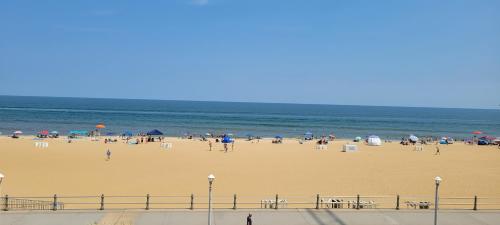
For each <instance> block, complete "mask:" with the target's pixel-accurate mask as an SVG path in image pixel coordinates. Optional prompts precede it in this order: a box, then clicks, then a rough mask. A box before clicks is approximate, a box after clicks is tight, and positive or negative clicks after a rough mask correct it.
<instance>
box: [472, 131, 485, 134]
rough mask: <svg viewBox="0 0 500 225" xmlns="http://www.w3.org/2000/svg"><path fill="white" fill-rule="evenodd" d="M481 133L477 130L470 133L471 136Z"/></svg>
mask: <svg viewBox="0 0 500 225" xmlns="http://www.w3.org/2000/svg"><path fill="white" fill-rule="evenodd" d="M482 133H483V132H482V131H479V130H476V131H472V134H482Z"/></svg>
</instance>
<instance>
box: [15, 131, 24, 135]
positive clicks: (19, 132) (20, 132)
mask: <svg viewBox="0 0 500 225" xmlns="http://www.w3.org/2000/svg"><path fill="white" fill-rule="evenodd" d="M14 134H23V132H22V131H20V130H16V131H14Z"/></svg>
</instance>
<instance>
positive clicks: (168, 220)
mask: <svg viewBox="0 0 500 225" xmlns="http://www.w3.org/2000/svg"><path fill="white" fill-rule="evenodd" d="M248 213H252V214H253V218H254V225H277V224H283V225H425V224H429V225H432V224H433V218H434V217H433V216H434V214H433V212H432V211H430V210H425V211H424V210H414V211H410V210H401V211H395V210H361V211H352V210H314V209H310V210H308V209H301V210H278V211H274V210H236V211H233V210H217V211H215V212H214V221H213V225H237V224H242V225H246V216H247V215H248ZM207 217H208V216H207V212H206V211H201V210H200V211H196V210H195V211H190V210H168V211H144V210H137V211H134V210H123V211H121V210H113V211H111V210H110V211H57V212H47V211H45V212H41V211H32V212H29V211H19V212H11V211H9V212H0V225H28V224H35V225H206V224H207V219H208V218H207ZM438 223H439V224H440V225H498V224H500V211H441V212H440V214H439V221H438Z"/></svg>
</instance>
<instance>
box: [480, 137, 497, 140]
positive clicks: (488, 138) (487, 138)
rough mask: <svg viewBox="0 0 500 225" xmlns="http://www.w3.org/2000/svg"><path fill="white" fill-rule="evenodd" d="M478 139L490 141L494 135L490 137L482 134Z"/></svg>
mask: <svg viewBox="0 0 500 225" xmlns="http://www.w3.org/2000/svg"><path fill="white" fill-rule="evenodd" d="M479 139H484V140H488V141H492V140H495V137H492V136H483V137H480V138H479Z"/></svg>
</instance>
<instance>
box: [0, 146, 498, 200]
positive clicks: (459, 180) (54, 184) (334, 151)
mask: <svg viewBox="0 0 500 225" xmlns="http://www.w3.org/2000/svg"><path fill="white" fill-rule="evenodd" d="M45 141H47V142H49V147H48V148H35V145H34V142H35V141H34V140H33V137H27V136H23V137H21V138H20V139H11V138H6V137H2V138H0V172H1V173H3V174H4V175H5V176H6V178H5V180H4V182H3V184H2V190H1V191H2V194H9V195H11V196H50V195H53V194H55V193H57V194H58V195H100V194H102V193H103V194H106V195H145V194H147V193H149V194H152V195H190V194H191V193H194V194H195V195H204V196H206V195H207V193H206V192H207V175H208V174H210V173H213V174H214V175H215V176H216V180H215V183H214V193H216V194H217V195H221V196H232V195H233V194H235V193H237V194H238V195H239V196H273V195H274V194H276V193H279V194H280V195H290V196H291V195H296V196H314V195H316V194H321V195H356V194H358V193H359V194H362V195H396V194H401V195H412V196H415V195H426V196H432V195H433V193H434V188H435V186H434V177H435V176H441V177H442V178H443V182H442V185H441V188H440V191H441V194H442V196H468V197H470V196H474V195H478V196H484V197H500V163H499V162H500V149H498V148H497V146H470V145H465V144H463V143H455V144H452V145H448V146H445V145H440V148H441V155H437V156H436V155H434V153H435V145H434V144H433V145H426V146H425V148H424V151H413V147H412V146H401V145H399V143H384V145H383V146H377V147H375V146H366V145H365V144H362V143H358V144H357V145H358V147H359V151H358V152H354V153H345V152H341V149H342V145H343V144H345V143H347V142H348V141H347V140H338V141H334V142H333V143H330V144H329V145H328V149H327V150H316V149H315V143H314V142H306V143H304V144H299V143H298V141H297V140H294V139H285V140H284V143H283V144H272V143H271V140H261V141H260V142H259V143H252V142H250V141H245V140H236V142H235V149H234V151H231V146H230V145H229V152H228V153H224V151H223V146H222V144H220V143H217V144H216V143H214V141H212V142H213V146H214V147H213V150H212V151H209V150H208V142H202V141H199V140H187V139H179V138H166V141H167V142H170V143H172V144H173V148H172V149H164V148H161V147H160V143H147V144H140V145H128V144H126V143H124V142H123V141H121V140H119V142H118V143H111V144H104V143H103V139H102V138H101V141H99V142H96V141H90V140H89V139H81V140H76V141H73V143H67V142H66V139H65V138H59V139H47V140H45ZM107 149H110V150H111V151H112V156H111V160H110V161H106V150H107Z"/></svg>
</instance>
